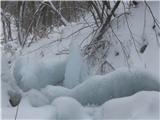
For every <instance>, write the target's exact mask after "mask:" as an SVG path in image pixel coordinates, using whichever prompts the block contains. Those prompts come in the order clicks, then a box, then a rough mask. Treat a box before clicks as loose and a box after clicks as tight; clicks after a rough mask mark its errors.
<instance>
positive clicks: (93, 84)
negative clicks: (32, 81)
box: [42, 69, 160, 105]
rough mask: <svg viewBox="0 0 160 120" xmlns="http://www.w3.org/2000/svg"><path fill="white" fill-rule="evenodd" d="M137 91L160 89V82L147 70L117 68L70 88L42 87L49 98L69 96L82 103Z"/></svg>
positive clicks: (98, 102)
mask: <svg viewBox="0 0 160 120" xmlns="http://www.w3.org/2000/svg"><path fill="white" fill-rule="evenodd" d="M139 91H160V83H159V81H158V79H157V78H155V77H154V76H152V75H151V74H149V73H147V72H144V71H139V70H130V71H129V70H128V69H118V70H116V71H114V72H111V73H109V74H106V75H103V76H100V75H97V76H93V77H91V78H89V79H88V80H86V81H84V82H83V83H82V84H79V85H78V86H76V87H75V88H73V89H71V90H70V89H67V88H63V87H58V86H56V87H55V86H49V87H46V88H44V89H42V92H43V93H44V94H45V95H46V96H49V99H50V100H54V99H55V98H57V97H59V96H70V97H73V98H75V99H76V100H78V101H79V102H80V103H81V104H82V105H87V104H95V105H101V104H103V103H104V102H105V101H108V100H110V99H113V98H120V97H126V96H130V95H133V94H135V93H137V92H139Z"/></svg>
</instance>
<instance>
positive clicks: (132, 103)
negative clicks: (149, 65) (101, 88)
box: [95, 91, 160, 120]
mask: <svg viewBox="0 0 160 120" xmlns="http://www.w3.org/2000/svg"><path fill="white" fill-rule="evenodd" d="M159 97H160V93H159V92H155V91H150V92H147V91H142V92H138V93H136V94H135V95H132V96H129V97H124V98H118V99H113V100H109V101H107V102H105V103H104V104H103V105H102V106H101V108H100V109H99V110H98V111H97V113H96V114H95V119H107V120H108V119H112V120H113V119H159Z"/></svg>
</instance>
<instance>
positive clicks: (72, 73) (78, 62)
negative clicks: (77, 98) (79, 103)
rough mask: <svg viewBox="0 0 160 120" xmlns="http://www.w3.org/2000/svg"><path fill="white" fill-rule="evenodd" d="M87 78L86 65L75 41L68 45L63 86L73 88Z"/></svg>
mask: <svg viewBox="0 0 160 120" xmlns="http://www.w3.org/2000/svg"><path fill="white" fill-rule="evenodd" d="M87 76H88V69H87V65H86V64H85V62H84V60H83V57H82V55H81V50H80V47H79V46H78V44H77V43H76V41H73V42H72V43H71V45H70V53H69V58H68V61H67V65H66V71H65V80H64V86H65V87H67V88H74V87H75V86H76V85H78V84H80V83H82V82H83V81H84V80H85V79H86V78H87Z"/></svg>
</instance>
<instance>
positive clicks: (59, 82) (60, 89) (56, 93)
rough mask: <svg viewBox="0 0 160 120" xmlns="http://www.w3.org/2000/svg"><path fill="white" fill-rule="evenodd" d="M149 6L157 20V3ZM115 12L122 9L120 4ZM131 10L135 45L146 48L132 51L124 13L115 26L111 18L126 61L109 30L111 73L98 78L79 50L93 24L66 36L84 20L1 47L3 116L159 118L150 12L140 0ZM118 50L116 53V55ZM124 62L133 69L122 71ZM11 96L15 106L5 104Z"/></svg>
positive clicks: (155, 46)
mask: <svg viewBox="0 0 160 120" xmlns="http://www.w3.org/2000/svg"><path fill="white" fill-rule="evenodd" d="M148 4H149V5H150V7H151V8H152V11H153V13H154V15H155V17H156V18H157V19H159V18H160V16H159V11H158V8H159V6H160V2H148ZM145 10H146V13H145ZM120 11H123V6H121V7H120V8H119V12H120ZM119 12H117V14H118V13H119ZM130 12H131V15H130V16H128V17H127V20H128V23H129V26H130V29H131V30H132V34H133V35H134V37H135V40H136V41H137V42H136V45H137V49H138V50H139V49H140V48H141V47H142V46H143V45H145V44H147V47H146V50H145V51H144V53H143V54H141V53H139V55H138V54H137V51H136V49H135V46H134V44H133V40H132V39H131V33H130V32H129V30H128V26H127V24H126V19H125V17H122V18H120V21H119V25H118V29H117V23H115V22H113V23H112V24H113V30H114V32H115V33H116V34H117V35H118V37H119V40H121V41H122V42H123V44H124V45H125V47H126V50H127V52H128V53H129V54H130V58H129V59H128V64H126V63H127V62H126V59H125V56H124V54H123V51H122V48H121V46H120V44H119V42H118V40H117V39H116V37H115V36H114V35H113V34H110V35H107V34H106V35H105V37H106V39H108V38H110V39H112V44H111V47H110V49H109V52H108V56H107V60H108V61H109V62H110V63H111V64H112V65H113V66H114V67H115V68H116V71H115V72H111V73H107V74H106V75H103V76H102V75H95V73H96V72H95V71H96V70H97V68H96V66H95V67H94V66H93V68H92V69H91V70H90V69H88V67H87V64H86V61H85V58H83V57H82V53H81V48H82V47H83V46H84V45H85V44H87V43H88V42H89V41H91V39H92V37H91V36H89V37H87V36H88V34H89V33H91V32H92V30H93V27H94V26H92V25H91V27H86V28H85V29H83V30H81V31H79V32H77V33H76V34H74V35H73V36H70V37H67V36H68V35H70V34H72V33H73V32H75V31H77V30H78V29H81V28H82V27H85V26H87V25H88V24H86V23H85V22H84V21H83V20H81V21H80V23H84V24H78V23H71V24H69V25H68V26H66V27H64V26H61V27H60V28H55V30H54V32H52V33H51V34H49V36H48V37H49V39H46V38H44V39H42V40H40V41H37V42H35V43H33V44H31V46H30V47H26V48H24V49H21V48H20V47H19V46H18V45H17V44H16V43H15V42H10V43H8V44H7V45H5V46H12V48H11V51H12V52H11V51H8V52H6V49H5V47H3V46H1V47H2V51H1V56H2V59H1V86H2V87H1V90H2V92H1V96H2V106H1V108H2V109H1V113H2V118H3V119H14V118H15V116H16V113H17V116H16V117H17V119H19V120H21V119H56V120H63V119H64V120H65V119H74V120H75V119H85V120H102V119H160V110H159V107H160V106H159V103H160V99H159V97H160V92H159V90H160V89H159V88H160V77H159V72H160V71H159V67H160V66H159V45H158V44H157V42H160V41H157V39H156V36H155V33H154V30H153V29H152V26H153V19H152V16H151V13H150V12H149V9H148V8H146V7H145V5H144V3H143V2H140V3H139V5H138V7H137V8H132V9H131V11H130ZM145 14H146V18H145V17H144V15H145ZM86 20H87V21H88V23H90V22H91V21H93V19H92V18H91V16H90V15H87V16H86ZM145 20H146V23H145V27H144V21H145ZM90 24H91V23H90ZM55 31H56V32H55ZM109 31H110V32H111V30H109ZM159 38H160V36H158V39H159ZM84 39H86V40H85V41H84V43H83V44H82V46H81V48H80V47H79V45H80V44H81V43H82V41H83V40H84ZM117 52H118V53H119V55H118V56H117V55H115V53H117ZM68 53H69V54H68ZM9 61H10V62H11V63H10V64H9ZM128 65H129V66H130V68H131V69H134V70H135V71H134V72H132V70H128V69H126V67H128ZM122 67H123V68H124V67H125V70H124V69H123V68H122ZM137 69H138V70H137ZM11 96H13V97H15V96H16V100H17V99H18V98H21V101H20V104H19V105H18V106H16V107H12V106H11V105H10V103H9V98H10V97H11Z"/></svg>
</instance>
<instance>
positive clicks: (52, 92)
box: [41, 85, 71, 101]
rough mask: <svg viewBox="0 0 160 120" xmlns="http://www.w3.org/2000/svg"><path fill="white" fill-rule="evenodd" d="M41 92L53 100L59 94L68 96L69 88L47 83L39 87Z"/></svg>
mask: <svg viewBox="0 0 160 120" xmlns="http://www.w3.org/2000/svg"><path fill="white" fill-rule="evenodd" d="M41 92H42V93H43V94H44V95H45V96H46V97H47V98H48V99H49V100H50V101H53V100H54V99H55V98H57V97H60V96H70V95H71V90H70V89H67V88H65V87H62V86H52V85H48V86H46V87H45V88H43V89H41Z"/></svg>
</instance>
